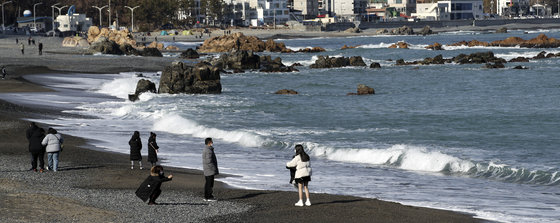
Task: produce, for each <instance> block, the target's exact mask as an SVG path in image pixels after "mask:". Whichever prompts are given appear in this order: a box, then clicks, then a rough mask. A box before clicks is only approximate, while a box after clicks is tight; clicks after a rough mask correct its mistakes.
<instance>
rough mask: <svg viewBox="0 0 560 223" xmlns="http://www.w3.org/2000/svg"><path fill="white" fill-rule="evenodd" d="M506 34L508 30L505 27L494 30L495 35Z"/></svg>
mask: <svg viewBox="0 0 560 223" xmlns="http://www.w3.org/2000/svg"><path fill="white" fill-rule="evenodd" d="M507 32H508V30H507V28H506V27H502V28H499V29H497V30H496V33H507Z"/></svg>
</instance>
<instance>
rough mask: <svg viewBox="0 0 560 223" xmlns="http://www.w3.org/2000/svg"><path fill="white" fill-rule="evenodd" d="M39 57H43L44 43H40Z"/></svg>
mask: <svg viewBox="0 0 560 223" xmlns="http://www.w3.org/2000/svg"><path fill="white" fill-rule="evenodd" d="M39 55H43V43H39Z"/></svg>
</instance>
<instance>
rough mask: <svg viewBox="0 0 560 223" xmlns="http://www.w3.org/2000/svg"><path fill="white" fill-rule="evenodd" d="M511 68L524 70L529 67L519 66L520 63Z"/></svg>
mask: <svg viewBox="0 0 560 223" xmlns="http://www.w3.org/2000/svg"><path fill="white" fill-rule="evenodd" d="M513 69H517V70H526V69H529V68H528V67H524V66H521V65H518V66H515V67H513Z"/></svg>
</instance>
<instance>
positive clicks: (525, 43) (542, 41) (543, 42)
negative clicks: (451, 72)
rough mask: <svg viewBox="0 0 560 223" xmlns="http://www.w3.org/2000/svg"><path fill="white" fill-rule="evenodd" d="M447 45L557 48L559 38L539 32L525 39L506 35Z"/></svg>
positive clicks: (559, 43) (559, 44)
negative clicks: (488, 40) (499, 38)
mask: <svg viewBox="0 0 560 223" xmlns="http://www.w3.org/2000/svg"><path fill="white" fill-rule="evenodd" d="M448 46H469V47H472V46H498V47H516V46H520V47H524V48H558V47H560V40H558V39H555V38H549V37H547V36H546V35H544V34H540V35H539V36H537V37H536V38H533V39H530V40H525V39H522V38H520V37H508V38H506V39H503V40H496V41H493V42H491V43H488V42H481V41H477V40H473V41H470V42H466V41H461V42H457V43H453V44H450V45H448Z"/></svg>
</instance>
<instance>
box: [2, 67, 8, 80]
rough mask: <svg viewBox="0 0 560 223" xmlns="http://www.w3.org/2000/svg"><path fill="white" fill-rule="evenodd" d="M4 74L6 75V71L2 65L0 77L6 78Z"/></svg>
mask: <svg viewBox="0 0 560 223" xmlns="http://www.w3.org/2000/svg"><path fill="white" fill-rule="evenodd" d="M6 75H8V73H6V66H2V79H4V78H6Z"/></svg>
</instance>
